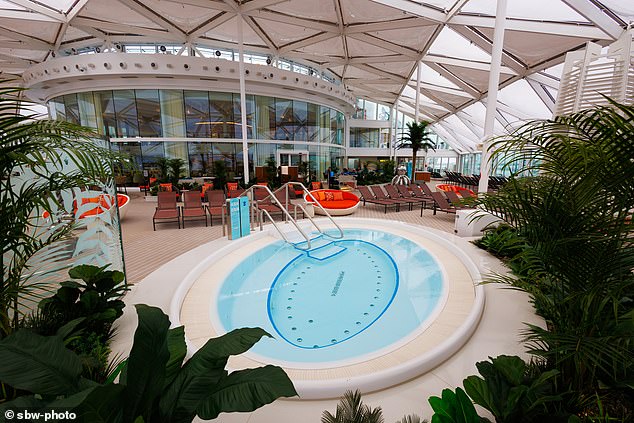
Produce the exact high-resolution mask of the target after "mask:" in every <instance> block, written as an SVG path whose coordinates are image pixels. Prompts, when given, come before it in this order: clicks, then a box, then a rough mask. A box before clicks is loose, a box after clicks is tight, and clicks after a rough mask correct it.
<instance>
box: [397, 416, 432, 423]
mask: <svg viewBox="0 0 634 423" xmlns="http://www.w3.org/2000/svg"><path fill="white" fill-rule="evenodd" d="M396 423H428V421H427V419H421V418H420V416H418V415H416V414H409V415H407V416H403V418H401V420H399V421H398V422H396Z"/></svg>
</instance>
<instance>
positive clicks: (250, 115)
mask: <svg viewBox="0 0 634 423" xmlns="http://www.w3.org/2000/svg"><path fill="white" fill-rule="evenodd" d="M245 101H246V114H247V139H252V138H254V136H253V121H254V119H255V96H253V95H250V94H249V95H247V96H246V99H245ZM241 113H242V112H241V110H240V94H234V95H233V116H234V120H235V122H236V125H235V126H236V132H235V138H242V126H241V122H242V114H241Z"/></svg>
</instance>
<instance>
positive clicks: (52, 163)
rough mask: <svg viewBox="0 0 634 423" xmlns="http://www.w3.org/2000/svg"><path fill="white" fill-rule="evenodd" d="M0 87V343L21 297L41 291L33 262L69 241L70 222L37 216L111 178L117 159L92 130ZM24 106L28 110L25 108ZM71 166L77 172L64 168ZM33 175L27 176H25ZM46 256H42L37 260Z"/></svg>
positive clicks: (16, 314) (7, 87)
mask: <svg viewBox="0 0 634 423" xmlns="http://www.w3.org/2000/svg"><path fill="white" fill-rule="evenodd" d="M0 84H3V85H4V86H3V87H2V88H0V210H2V212H1V213H0V246H1V247H0V248H2V264H1V267H2V279H1V280H0V338H3V337H4V336H5V335H7V334H8V333H10V332H11V331H12V330H13V329H15V327H16V325H17V323H18V320H19V315H20V311H19V310H21V308H22V307H21V305H22V302H21V301H22V299H23V298H24V297H25V296H29V295H34V292H35V291H36V290H41V289H42V288H43V287H42V286H34V285H37V284H33V283H29V278H30V277H31V276H32V275H33V274H34V272H35V271H36V270H37V269H36V268H34V263H33V262H31V261H30V260H31V259H32V258H33V257H34V256H35V255H36V253H38V252H42V250H43V249H44V248H48V249H47V250H46V252H44V253H43V254H40V255H38V262H39V263H40V264H44V263H45V262H46V258H47V257H49V258H51V256H54V254H56V244H55V243H56V242H57V241H60V240H63V239H65V238H67V237H68V235H69V234H70V232H71V231H72V229H73V226H72V225H57V226H55V227H54V229H52V227H48V226H47V227H44V226H42V224H41V223H40V219H39V217H40V216H41V215H42V213H43V211H45V210H46V211H48V212H49V213H51V212H52V210H53V209H54V208H56V207H57V206H61V202H60V200H59V195H60V193H61V192H63V191H66V190H71V189H73V188H77V187H86V186H92V185H99V186H103V185H104V184H105V183H107V182H108V178H112V169H111V163H112V160H113V159H120V158H121V157H120V156H118V155H116V154H113V153H111V152H110V151H109V150H108V149H106V148H103V147H99V146H98V145H97V144H95V143H94V142H93V141H92V140H90V138H93V139H94V138H95V137H97V134H96V133H94V132H93V131H92V130H91V129H88V128H84V127H81V126H78V125H74V124H71V123H68V122H61V121H55V120H48V119H39V118H41V116H39V115H36V114H34V113H30V112H25V110H28V107H29V105H30V104H29V103H28V102H25V101H22V100H19V98H18V97H19V95H21V94H22V92H23V89H22V88H15V87H11V86H10V84H12V81H10V80H2V81H0ZM25 107H26V108H25ZM69 165H72V167H74V170H71V171H66V170H65V168H67V167H68V166H69ZM29 175H30V177H26V176H29ZM41 256H43V257H41Z"/></svg>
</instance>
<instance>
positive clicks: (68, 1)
mask: <svg viewBox="0 0 634 423" xmlns="http://www.w3.org/2000/svg"><path fill="white" fill-rule="evenodd" d="M37 3H39V4H41V5H43V6H46V7H49V8H51V9H53V10H58V11H60V12H63V13H66V12H68V10H69V9H70V8H71V7H72V5H73V4H74V3H75V0H40V1H38V2H37Z"/></svg>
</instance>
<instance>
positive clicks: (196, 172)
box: [187, 141, 214, 176]
mask: <svg viewBox="0 0 634 423" xmlns="http://www.w3.org/2000/svg"><path fill="white" fill-rule="evenodd" d="M187 144H188V150H189V169H190V172H191V176H211V175H212V173H213V168H214V166H213V152H212V150H211V143H209V142H196V141H192V142H189V143H187Z"/></svg>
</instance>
